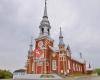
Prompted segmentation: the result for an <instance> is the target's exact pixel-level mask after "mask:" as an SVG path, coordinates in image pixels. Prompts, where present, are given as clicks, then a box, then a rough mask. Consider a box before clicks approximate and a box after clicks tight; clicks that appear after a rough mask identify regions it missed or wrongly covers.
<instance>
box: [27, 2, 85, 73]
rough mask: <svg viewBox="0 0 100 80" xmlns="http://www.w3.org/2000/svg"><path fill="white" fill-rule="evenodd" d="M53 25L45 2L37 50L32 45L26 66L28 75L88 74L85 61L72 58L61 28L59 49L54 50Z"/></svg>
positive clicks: (36, 43) (36, 45) (37, 39)
mask: <svg viewBox="0 0 100 80" xmlns="http://www.w3.org/2000/svg"><path fill="white" fill-rule="evenodd" d="M51 28H52V27H51V25H50V22H49V20H48V15H47V3H46V0H45V8H44V15H43V18H42V21H41V23H40V26H39V31H40V33H39V36H38V37H37V38H36V39H35V43H34V45H35V48H34V49H33V44H32V43H31V44H30V47H29V51H28V58H27V64H26V72H27V74H52V73H56V74H62V75H68V74H69V75H70V74H74V73H82V74H84V73H85V72H86V63H85V61H81V60H77V59H75V58H73V57H72V53H71V49H70V46H69V45H67V47H66V46H65V42H64V41H63V38H64V36H63V34H62V30H61V28H60V34H59V44H58V49H57V50H56V49H55V48H54V40H53V39H52V38H51V35H50V30H51Z"/></svg>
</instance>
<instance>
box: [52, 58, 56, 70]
mask: <svg viewBox="0 0 100 80" xmlns="http://www.w3.org/2000/svg"><path fill="white" fill-rule="evenodd" d="M52 70H56V60H52Z"/></svg>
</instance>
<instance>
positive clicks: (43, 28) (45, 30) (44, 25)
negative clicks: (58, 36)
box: [39, 0, 51, 38]
mask: <svg viewBox="0 0 100 80" xmlns="http://www.w3.org/2000/svg"><path fill="white" fill-rule="evenodd" d="M39 28H40V35H39V38H41V37H44V36H49V37H50V29H51V26H50V22H49V20H48V15H47V0H45V7H44V15H43V18H42V21H41V23H40V26H39Z"/></svg>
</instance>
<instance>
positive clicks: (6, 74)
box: [0, 70, 13, 79]
mask: <svg viewBox="0 0 100 80" xmlns="http://www.w3.org/2000/svg"><path fill="white" fill-rule="evenodd" d="M12 77H13V74H12V73H11V72H10V71H8V70H0V79H8V78H12Z"/></svg>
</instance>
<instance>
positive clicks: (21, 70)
mask: <svg viewBox="0 0 100 80" xmlns="http://www.w3.org/2000/svg"><path fill="white" fill-rule="evenodd" d="M25 71H26V70H25V69H19V70H15V71H14V73H16V72H25Z"/></svg>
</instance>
